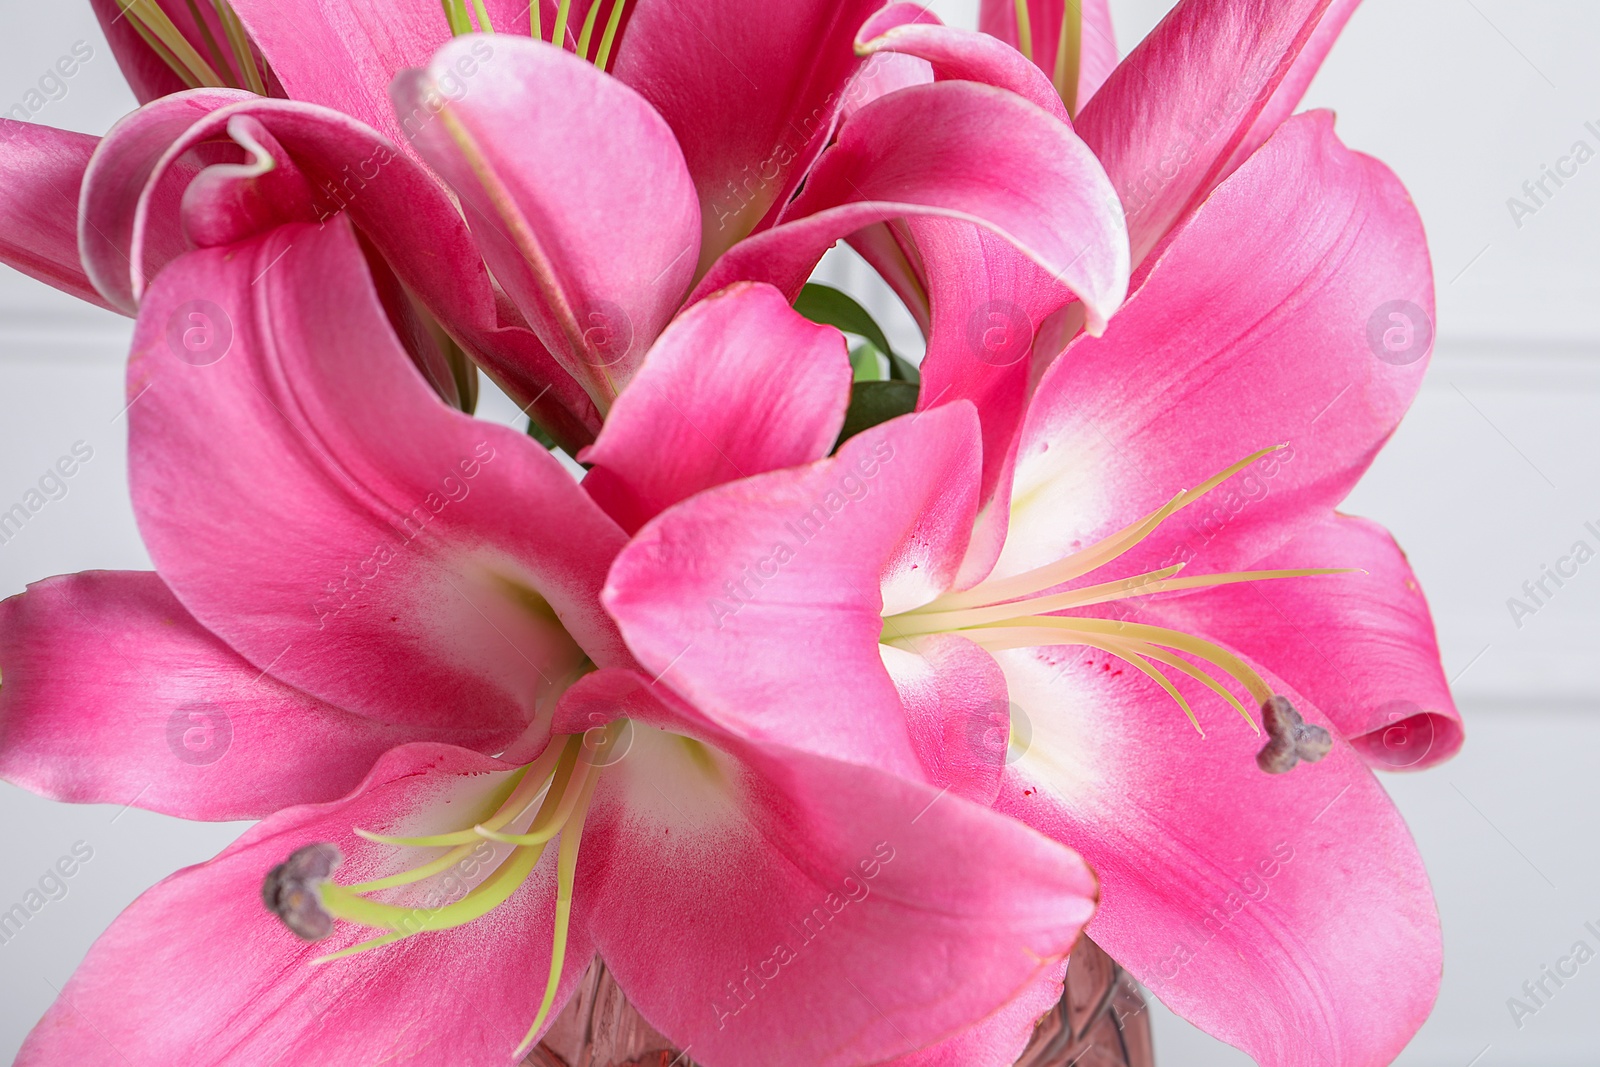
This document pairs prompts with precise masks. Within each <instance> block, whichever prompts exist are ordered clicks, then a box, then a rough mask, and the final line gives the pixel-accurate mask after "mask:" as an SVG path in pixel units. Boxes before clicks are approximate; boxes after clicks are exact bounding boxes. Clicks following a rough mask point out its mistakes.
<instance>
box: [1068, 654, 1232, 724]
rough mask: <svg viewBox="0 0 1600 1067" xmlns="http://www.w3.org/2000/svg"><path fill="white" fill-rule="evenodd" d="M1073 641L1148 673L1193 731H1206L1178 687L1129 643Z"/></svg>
mask: <svg viewBox="0 0 1600 1067" xmlns="http://www.w3.org/2000/svg"><path fill="white" fill-rule="evenodd" d="M1074 643H1075V644H1081V645H1087V646H1088V647H1090V648H1098V649H1099V650H1100V651H1102V652H1109V653H1111V654H1112V655H1113V656H1115V657H1117V658H1118V659H1120V660H1122V661H1123V662H1124V663H1126V664H1128V665H1130V666H1132V667H1136V668H1138V669H1139V671H1140V672H1141V673H1143V674H1145V675H1148V676H1149V677H1150V679H1151V680H1152V681H1154V682H1155V683H1156V684H1157V685H1159V686H1160V687H1161V688H1162V689H1164V690H1166V693H1167V696H1169V697H1171V698H1172V700H1173V702H1174V703H1175V704H1177V705H1178V708H1179V709H1180V710H1181V711H1182V712H1183V715H1184V718H1186V719H1188V720H1189V725H1190V726H1193V727H1194V729H1195V733H1197V734H1199V735H1200V736H1201V737H1205V735H1206V732H1205V730H1204V729H1203V728H1202V727H1201V725H1200V720H1199V719H1197V718H1195V714H1194V709H1193V708H1192V707H1190V706H1189V702H1188V701H1187V700H1185V699H1184V696H1183V694H1182V693H1180V692H1179V691H1178V687H1177V686H1175V685H1173V684H1172V679H1170V678H1168V677H1167V676H1166V675H1165V674H1162V673H1161V671H1159V670H1158V669H1156V667H1155V666H1154V665H1153V664H1152V663H1151V662H1150V661H1149V660H1147V659H1145V658H1144V656H1143V655H1142V654H1140V653H1139V652H1137V651H1135V650H1134V647H1133V646H1132V645H1131V644H1129V643H1125V642H1122V641H1111V640H1098V639H1095V638H1092V637H1081V638H1079V639H1078V640H1077V641H1076V642H1074Z"/></svg>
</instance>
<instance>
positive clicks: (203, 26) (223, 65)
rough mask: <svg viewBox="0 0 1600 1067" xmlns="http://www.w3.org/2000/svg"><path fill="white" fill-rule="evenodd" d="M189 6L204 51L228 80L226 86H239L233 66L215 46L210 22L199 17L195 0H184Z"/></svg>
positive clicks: (215, 42)
mask: <svg viewBox="0 0 1600 1067" xmlns="http://www.w3.org/2000/svg"><path fill="white" fill-rule="evenodd" d="M185 3H187V4H188V6H189V15H190V17H191V18H193V19H194V24H195V26H196V27H197V28H198V29H199V31H200V40H201V41H202V42H203V43H204V44H205V46H206V51H207V52H210V53H211V58H212V59H213V60H214V61H215V62H216V64H217V67H218V69H220V70H221V71H222V76H223V77H224V78H226V79H227V81H228V88H230V89H237V88H239V79H238V77H237V76H236V75H235V74H234V72H233V68H232V67H231V66H229V65H228V60H227V57H225V56H224V55H223V54H222V49H220V48H218V47H217V39H216V38H215V37H213V36H212V34H211V24H210V23H208V22H207V21H206V20H205V19H203V18H201V17H200V6H199V5H198V4H196V3H195V0H185Z"/></svg>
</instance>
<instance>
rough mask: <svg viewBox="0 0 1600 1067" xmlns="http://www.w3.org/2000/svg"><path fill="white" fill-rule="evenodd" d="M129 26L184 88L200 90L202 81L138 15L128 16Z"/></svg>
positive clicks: (130, 14)
mask: <svg viewBox="0 0 1600 1067" xmlns="http://www.w3.org/2000/svg"><path fill="white" fill-rule="evenodd" d="M124 10H127V9H124ZM128 25H130V26H132V27H133V30H134V32H135V33H137V34H138V35H139V39H140V40H142V41H143V42H144V43H145V44H146V45H147V46H148V47H149V49H150V51H152V52H154V53H155V54H156V58H157V59H159V60H161V62H163V63H165V64H166V65H167V67H168V69H170V70H171V71H172V73H174V74H176V75H177V76H178V78H179V79H180V80H181V81H182V82H183V85H184V88H186V89H198V88H200V80H199V79H198V78H196V77H195V76H194V72H193V71H191V70H189V68H188V67H185V66H184V65H183V64H182V63H180V62H178V57H177V56H175V55H173V54H172V52H171V51H169V50H168V49H167V46H166V45H164V44H162V43H161V39H160V38H159V37H157V36H156V35H155V34H153V33H151V32H150V30H149V29H148V28H147V27H146V26H145V24H144V23H143V22H141V21H140V20H139V16H138V15H135V14H132V13H131V12H130V13H129V14H128Z"/></svg>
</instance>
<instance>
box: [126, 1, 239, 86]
mask: <svg viewBox="0 0 1600 1067" xmlns="http://www.w3.org/2000/svg"><path fill="white" fill-rule="evenodd" d="M122 10H123V13H124V14H126V15H127V16H128V17H129V18H130V19H132V20H134V23H135V26H137V25H138V24H139V23H140V22H142V23H143V24H144V27H145V28H146V29H148V30H149V31H150V32H151V33H152V34H154V35H155V36H156V37H158V38H160V40H161V43H162V44H164V45H166V47H167V50H168V51H169V52H170V53H171V54H172V56H173V57H174V59H175V60H176V62H177V63H180V64H182V65H183V66H184V67H187V68H188V70H189V72H190V73H191V74H192V75H193V76H194V77H195V78H196V79H198V81H199V83H200V84H201V85H205V86H209V87H211V88H216V89H221V88H225V87H226V85H227V83H226V82H224V81H223V80H222V77H221V76H220V75H218V74H217V72H216V71H215V70H214V69H212V66H211V64H210V63H207V62H206V60H205V57H204V56H202V55H201V54H200V53H199V52H197V51H195V47H194V45H192V44H190V43H189V42H188V41H187V40H186V39H185V38H184V36H183V34H181V33H179V32H178V27H177V26H175V25H173V23H172V19H170V18H168V17H167V13H166V12H165V11H163V10H161V8H160V7H158V6H157V5H156V2H155V0H122ZM173 69H174V70H176V69H177V68H176V67H174V68H173Z"/></svg>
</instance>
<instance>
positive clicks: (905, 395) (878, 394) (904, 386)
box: [833, 381, 920, 449]
mask: <svg viewBox="0 0 1600 1067" xmlns="http://www.w3.org/2000/svg"><path fill="white" fill-rule="evenodd" d="M918 392H920V387H919V386H918V385H917V384H916V383H915V382H897V381H885V382H856V383H855V384H854V385H852V386H851V387H850V408H849V410H848V411H846V412H845V415H844V428H843V429H842V430H840V431H839V440H838V441H837V442H836V443H835V444H834V446H833V447H834V448H836V449H837V448H838V447H839V445H842V444H844V443H845V442H846V441H848V440H849V439H850V438H852V437H854V436H855V435H856V434H858V433H860V432H861V431H862V430H865V429H869V428H870V427H873V426H876V425H878V423H880V422H888V421H889V420H890V419H892V418H895V417H896V416H899V415H904V414H906V413H908V412H910V411H914V410H915V409H916V406H917V393H918Z"/></svg>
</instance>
